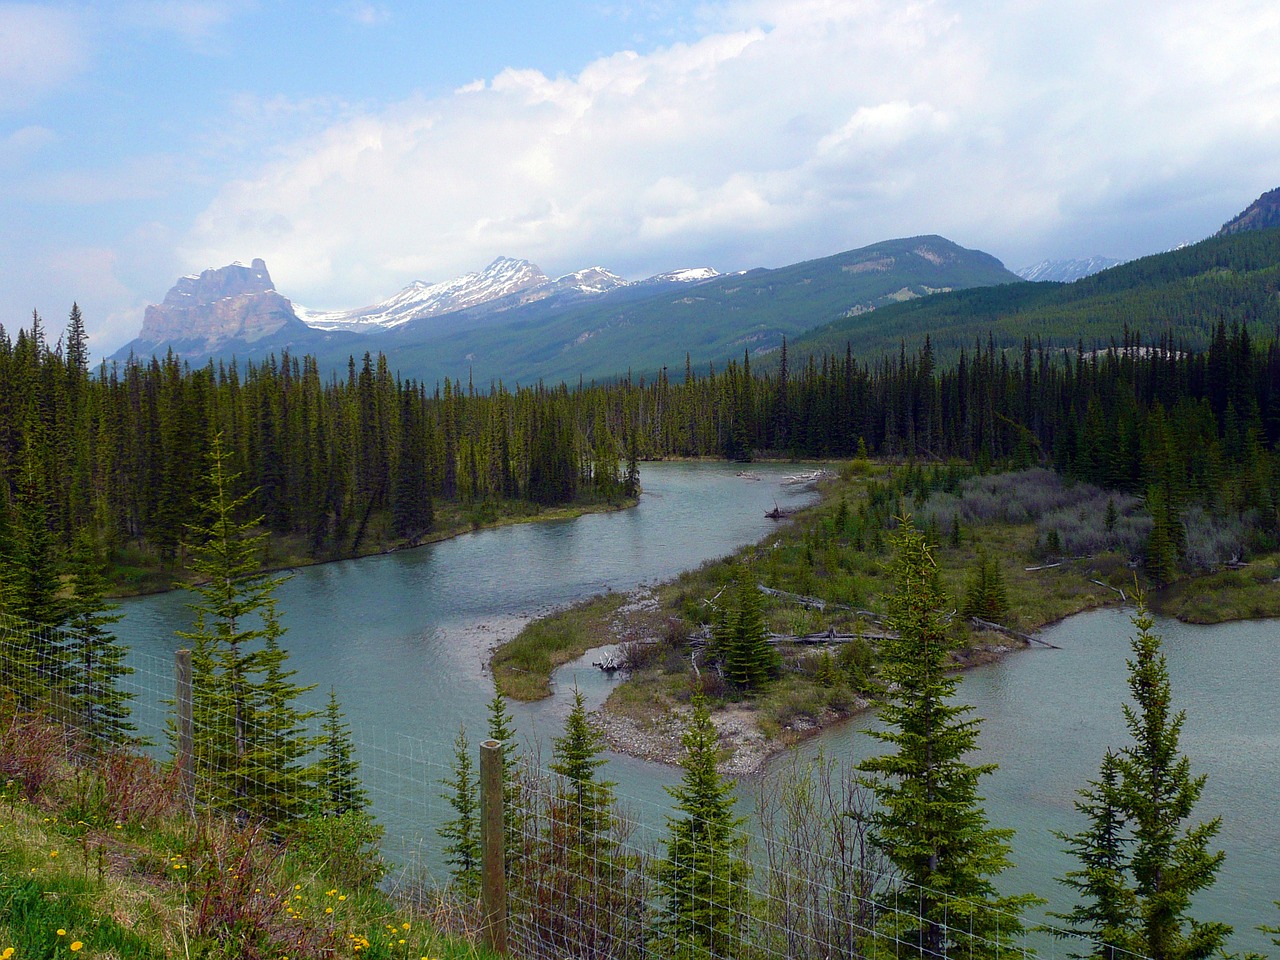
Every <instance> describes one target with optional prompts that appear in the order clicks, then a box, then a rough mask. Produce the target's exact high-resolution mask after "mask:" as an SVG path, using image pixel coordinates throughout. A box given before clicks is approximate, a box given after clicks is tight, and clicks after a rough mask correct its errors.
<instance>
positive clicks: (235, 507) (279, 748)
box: [178, 435, 318, 820]
mask: <svg viewBox="0 0 1280 960" xmlns="http://www.w3.org/2000/svg"><path fill="white" fill-rule="evenodd" d="M229 459H230V454H229V453H228V452H226V451H225V450H224V448H223V445H222V438H221V435H218V436H217V437H215V438H214V441H213V446H212V449H211V452H210V454H209V470H208V474H207V481H208V485H209V488H210V490H211V491H212V492H211V496H210V499H209V500H208V501H207V503H205V504H204V509H205V515H206V516H207V517H208V518H209V519H208V522H207V523H206V524H204V525H201V526H196V527H192V528H191V534H192V540H193V541H194V543H192V544H191V545H190V547H189V549H190V551H191V560H190V567H191V569H192V570H193V571H194V572H195V573H196V574H197V576H198V577H200V580H199V581H198V582H197V583H196V584H195V585H193V586H191V587H190V589H191V590H192V591H193V592H194V593H195V594H196V596H197V598H198V599H197V600H196V601H195V602H194V603H192V604H191V608H192V609H193V610H194V611H195V614H196V623H195V626H194V628H193V629H192V630H190V631H179V634H178V635H179V636H180V637H182V638H183V639H185V640H188V641H190V642H191V644H192V655H191V660H192V685H193V691H192V713H193V720H194V722H195V733H196V738H195V758H194V759H195V766H196V773H197V777H198V778H200V780H201V781H202V783H204V784H205V785H207V787H208V789H209V792H210V797H209V799H210V801H211V802H212V803H213V804H214V805H215V806H218V807H222V808H223V809H226V810H229V811H233V812H236V813H238V814H241V815H244V816H248V817H252V818H263V819H267V820H273V819H275V818H278V817H286V818H291V817H295V816H300V815H302V814H303V813H304V812H305V811H306V810H307V809H310V808H312V807H313V806H314V804H313V801H314V799H315V797H314V794H313V792H312V791H313V789H314V783H315V772H314V770H313V769H311V768H310V766H309V765H308V764H306V763H304V762H303V758H304V757H306V756H307V755H308V754H309V753H310V752H311V751H312V750H313V749H314V747H315V746H317V745H318V742H317V740H316V739H314V738H309V737H308V736H307V735H306V734H305V732H304V729H303V725H304V723H305V721H306V720H307V719H308V718H309V717H310V716H312V715H313V714H311V713H307V712H303V711H301V710H299V709H298V708H297V707H296V706H295V701H296V699H297V697H298V696H299V695H301V694H302V693H304V692H305V691H307V690H309V689H311V688H310V687H299V686H297V685H295V684H293V683H292V682H291V681H290V679H289V678H290V677H291V676H292V671H288V670H286V669H285V668H284V663H285V660H286V659H287V654H286V652H285V651H284V650H283V649H281V648H280V646H279V638H280V637H281V636H282V635H283V633H284V628H283V627H282V626H281V625H280V621H279V618H278V616H277V614H276V600H275V590H276V588H277V587H279V585H280V584H281V583H283V582H284V581H283V579H282V578H272V577H268V576H266V575H265V574H262V573H259V572H258V564H259V557H260V554H261V548H262V543H263V540H264V538H265V535H262V534H257V535H255V534H252V533H251V529H252V528H253V527H254V526H256V525H257V522H258V521H253V522H248V523H245V522H239V521H237V520H236V516H235V515H236V513H237V512H238V511H239V510H240V509H241V508H242V507H243V506H244V504H245V503H246V502H247V501H248V500H249V495H247V494H246V495H242V496H240V497H235V496H233V494H232V490H233V488H234V484H235V482H236V479H237V477H236V475H234V474H230V473H228V471H227V462H228V460H229Z"/></svg>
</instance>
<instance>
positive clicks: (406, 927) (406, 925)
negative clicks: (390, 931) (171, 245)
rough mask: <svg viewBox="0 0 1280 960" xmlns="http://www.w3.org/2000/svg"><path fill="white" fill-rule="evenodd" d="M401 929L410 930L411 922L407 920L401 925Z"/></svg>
mask: <svg viewBox="0 0 1280 960" xmlns="http://www.w3.org/2000/svg"><path fill="white" fill-rule="evenodd" d="M400 929H401V930H408V929H409V921H408V920H406V921H405V922H404V923H402V924H400Z"/></svg>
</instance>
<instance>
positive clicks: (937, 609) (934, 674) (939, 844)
mask: <svg viewBox="0 0 1280 960" xmlns="http://www.w3.org/2000/svg"><path fill="white" fill-rule="evenodd" d="M894 546H895V557H894V575H895V583H896V590H895V592H894V594H893V595H892V596H891V597H890V598H889V615H888V617H887V624H888V626H889V628H890V629H891V630H892V631H893V632H894V636H893V637H891V638H888V639H885V640H883V641H882V642H881V659H882V664H881V669H880V679H881V680H882V681H883V683H884V689H885V691H886V694H885V700H884V703H883V706H882V708H881V718H882V719H883V720H884V722H885V727H886V729H885V730H883V731H873V732H872V733H871V735H872V736H873V737H875V738H876V739H877V740H880V741H881V742H883V743H884V744H886V745H887V746H888V748H889V750H890V752H889V753H886V754H884V755H882V756H877V757H872V758H870V759H867V760H864V761H863V762H862V763H861V764H860V769H861V770H862V771H863V772H864V773H867V774H871V775H872V777H873V778H872V779H871V780H870V785H871V787H872V789H873V790H874V791H875V794H876V798H877V800H878V801H879V810H878V812H877V813H876V815H875V820H874V833H873V838H872V839H873V842H874V843H875V845H876V846H877V847H878V848H879V849H880V850H881V851H883V853H884V854H885V856H887V857H888V858H889V860H890V861H891V862H892V863H893V865H894V866H895V867H896V868H897V869H898V870H899V871H900V873H901V877H902V880H903V881H904V883H902V884H901V885H900V886H899V888H898V890H897V894H896V899H895V907H894V908H892V909H890V910H889V911H888V912H887V913H886V914H885V918H884V922H883V926H882V929H881V930H880V933H882V934H883V935H884V936H885V937H886V938H887V940H880V939H878V940H877V943H882V944H886V946H885V949H886V950H889V951H891V952H894V953H895V955H901V953H900V951H901V949H903V948H904V947H905V948H906V949H907V950H909V951H910V952H911V953H912V954H914V955H917V956H921V957H941V956H946V955H948V954H954V955H957V956H958V955H960V954H961V953H963V954H964V955H965V956H973V957H988V956H992V957H994V956H995V955H997V954H998V953H999V952H1001V951H1002V950H1004V949H1008V948H1010V946H1011V945H1012V944H1013V943H1015V942H1016V940H1017V938H1018V936H1019V935H1020V933H1021V931H1022V923H1021V920H1020V914H1021V911H1022V910H1023V909H1024V908H1025V907H1026V906H1027V905H1028V904H1030V903H1033V902H1035V898H1034V897H1030V896H1001V895H1000V894H999V893H998V892H997V891H996V887H995V883H994V880H993V878H994V877H995V876H996V875H997V874H999V873H1001V872H1003V871H1004V870H1005V869H1007V868H1008V867H1009V865H1010V862H1009V839H1010V837H1011V836H1012V831H1010V830H1003V829H994V828H992V827H990V826H988V824H987V817H986V813H985V812H984V811H983V809H982V805H981V804H982V798H981V796H980V795H979V794H978V781H979V779H980V778H981V777H983V776H985V775H987V774H989V773H991V772H992V771H993V770H994V769H995V767H994V765H993V764H972V763H969V762H968V760H967V759H966V758H967V755H968V754H970V753H971V752H973V750H975V749H976V747H977V742H978V721H977V720H974V719H972V718H970V717H969V716H968V714H969V712H970V710H971V708H970V707H968V706H965V705H962V704H957V703H955V702H954V700H953V695H954V693H955V689H956V685H957V683H958V680H957V679H956V677H954V676H953V675H952V674H951V673H950V671H951V669H952V667H953V664H952V662H951V652H952V651H953V650H954V649H955V646H956V642H955V640H954V639H953V638H952V637H951V635H950V634H949V632H948V629H947V622H946V619H945V618H944V614H943V610H944V609H945V608H946V607H948V606H949V600H948V598H947V597H946V595H945V594H944V593H943V592H942V590H941V588H940V586H939V583H938V571H937V569H936V566H935V564H934V559H933V554H932V552H931V550H930V548H929V545H928V543H927V542H926V540H925V538H924V537H923V536H922V535H921V534H920V533H919V532H918V531H916V529H915V528H914V527H913V526H912V525H911V521H910V518H907V519H906V520H905V521H904V522H903V523H902V525H901V526H900V527H899V529H898V531H897V533H896V535H895V537H894Z"/></svg>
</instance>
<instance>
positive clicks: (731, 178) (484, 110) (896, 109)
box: [181, 0, 1280, 307]
mask: <svg viewBox="0 0 1280 960" xmlns="http://www.w3.org/2000/svg"><path fill="white" fill-rule="evenodd" d="M705 16H706V17H707V18H708V22H709V23H713V24H714V25H715V27H714V29H713V30H712V31H711V32H709V33H708V34H707V35H706V36H705V37H703V38H702V39H701V40H699V41H697V42H693V43H687V44H676V45H672V46H669V47H666V48H663V49H659V50H656V51H653V52H652V53H648V54H644V55H638V54H635V53H630V52H621V53H617V54H614V55H611V56H607V57H602V58H600V59H598V60H596V61H594V62H592V63H589V64H587V65H586V66H585V67H583V69H582V70H581V71H580V72H578V73H577V74H576V75H573V76H563V75H561V76H546V75H544V74H543V73H540V72H538V71H536V70H528V69H521V68H519V67H518V66H514V67H512V68H510V69H507V70H504V71H502V72H500V73H499V74H497V75H496V76H493V77H491V78H487V80H485V81H477V82H475V83H471V84H468V85H466V86H464V87H460V88H459V89H458V90H457V91H455V93H453V94H452V95H449V96H445V97H441V98H435V99H421V98H415V99H410V100H407V101H405V102H402V103H399V104H396V105H394V106H391V107H388V108H385V109H381V110H379V111H377V112H366V113H365V114H364V115H360V116H348V117H346V118H345V119H342V120H341V121H339V122H336V123H334V124H332V125H331V126H330V127H328V128H327V129H325V130H324V131H323V132H321V133H319V134H317V135H314V136H309V137H307V138H305V139H303V140H300V141H296V142H292V143H290V144H288V146H287V148H286V149H284V150H283V152H282V154H281V155H280V156H278V157H277V158H276V159H274V160H273V161H271V162H269V163H265V164H262V165H260V166H258V167H256V168H253V169H250V170H249V171H248V172H247V173H246V174H245V176H244V177H243V178H242V179H239V180H237V181H236V182H234V183H231V184H228V185H227V186H226V187H225V188H224V189H223V190H222V191H221V193H220V195H219V196H218V197H217V199H216V200H215V202H213V203H212V204H211V205H210V206H209V207H208V208H207V209H206V210H205V211H204V213H203V214H202V215H201V216H200V217H199V219H198V221H197V223H196V224H195V226H194V229H193V230H192V232H191V234H190V236H189V238H188V239H187V241H186V242H185V244H183V245H182V250H181V253H182V256H183V258H184V259H185V261H186V263H187V266H188V268H190V269H196V268H200V267H206V266H212V265H217V264H221V263H225V262H228V261H230V260H232V259H237V258H239V259H243V258H245V257H246V256H262V257H264V258H266V260H267V263H268V264H269V266H270V267H271V270H272V273H273V276H274V277H275V278H276V280H277V283H278V284H279V285H280V287H281V289H282V290H285V291H286V292H287V293H289V294H290V295H292V296H297V297H298V298H299V299H302V300H303V301H304V302H307V303H310V304H313V305H315V306H318V307H329V306H332V307H342V306H353V305H356V304H357V303H363V302H369V301H371V300H373V299H375V298H379V297H382V296H385V295H387V294H388V293H390V292H391V291H393V290H394V289H396V288H397V287H398V286H400V285H402V284H403V283H405V282H407V281H409V280H411V279H418V278H420V279H429V280H431V279H444V278H446V277H449V276H453V275H456V274H458V273H461V272H464V271H467V270H473V269H476V268H478V267H480V266H483V265H484V264H485V263H487V262H488V261H489V260H491V259H492V258H493V257H494V256H497V255H500V254H507V255H512V256H524V257H528V258H530V259H533V260H534V261H535V262H538V263H540V264H541V265H542V266H543V267H544V269H546V270H548V272H560V271H568V270H570V269H574V268H577V267H580V266H582V265H584V264H587V263H597V262H598V263H603V264H604V265H606V266H608V267H610V268H612V269H616V270H619V271H620V272H624V273H629V274H630V275H633V276H635V275H642V274H644V273H647V272H652V271H656V270H659V269H666V268H669V267H674V266H679V265H682V264H684V263H692V262H697V263H712V264H713V265H715V266H717V267H720V268H722V269H735V268H740V267H748V266H753V265H778V264H782V263H786V262H789V261H792V260H798V259H802V258H805V257H811V256H820V255H823V254H827V253H833V252H836V251H837V250H840V249H845V248H848V247H852V246H858V245H861V244H865V243H871V242H874V241H876V240H880V239H885V238H887V237H892V236H905V235H910V234H913V233H924V232H937V233H942V234H944V235H947V236H949V237H951V238H952V239H954V240H956V241H958V242H960V243H963V244H965V245H968V246H977V247H982V248H984V249H989V250H991V251H992V252H994V253H996V254H997V255H1000V256H1002V257H1004V258H1005V259H1006V260H1007V261H1009V262H1010V264H1011V265H1013V266H1020V265H1022V263H1023V262H1030V261H1031V260H1033V259H1037V258H1038V257H1039V256H1043V255H1051V254H1052V255H1068V254H1078V255H1085V254H1091V253H1109V254H1112V255H1117V256H1125V255H1133V254H1136V253H1141V252H1146V251H1149V250H1152V249H1157V248H1158V247H1159V246H1160V244H1162V243H1166V242H1169V241H1170V240H1171V239H1172V240H1176V239H1195V238H1197V237H1198V236H1203V235H1204V234H1205V233H1207V232H1209V231H1211V230H1212V229H1213V228H1214V227H1216V226H1217V224H1218V223H1220V222H1221V221H1222V220H1225V219H1226V218H1227V217H1228V216H1230V215H1231V214H1232V213H1234V212H1235V210H1236V209H1239V208H1241V207H1243V206H1244V205H1245V204H1246V203H1248V202H1249V201H1250V200H1251V199H1253V197H1254V196H1256V195H1257V194H1258V193H1260V192H1262V190H1264V189H1267V188H1269V187H1272V186H1275V185H1277V183H1280V58H1277V57H1275V56H1274V50H1276V49H1280V8H1276V7H1275V5H1274V4H1272V3H1269V2H1254V3H1247V2H1244V0H1231V5H1230V7H1229V8H1225V7H1221V6H1217V5H1215V7H1214V8H1213V9H1212V10H1211V11H1210V10H1208V9H1207V8H1205V7H1204V5H1203V4H1199V3H1197V2H1195V0H1172V2H1166V3H1161V4H1158V5H1157V4H1155V3H1154V2H1135V3H1133V4H1130V5H1125V6H1116V5H1114V4H1102V3H1101V2H1098V0H1086V2H1082V3H1080V4H1075V5H1071V7H1070V9H1067V8H1064V7H1063V6H1062V5H1061V4H1050V3H1047V2H1039V0H1004V2H995V3H989V4H983V5H977V4H972V3H966V2H964V0H933V2H902V0H795V2H787V0H755V2H748V3H735V4H725V5H721V6H719V7H715V8H709V9H708V10H706V11H705ZM1154 197H1164V198H1165V201H1164V205H1163V206H1160V205H1159V204H1158V203H1154V202H1153V198H1154ZM1224 202H1225V203H1226V208H1225V210H1223V209H1220V207H1221V205H1222V204H1223V203H1224ZM1179 224H1182V225H1183V226H1181V227H1179V226H1178V225H1179ZM1197 224H1198V225H1197ZM1177 229H1181V230H1183V231H1184V232H1183V234H1181V235H1177V236H1175V237H1172V238H1171V237H1170V236H1169V234H1170V233H1171V232H1172V231H1175V230H1177ZM1188 230H1189V231H1191V233H1190V235H1189V236H1188V235H1187V234H1186V231H1188ZM1197 231H1198V232H1197Z"/></svg>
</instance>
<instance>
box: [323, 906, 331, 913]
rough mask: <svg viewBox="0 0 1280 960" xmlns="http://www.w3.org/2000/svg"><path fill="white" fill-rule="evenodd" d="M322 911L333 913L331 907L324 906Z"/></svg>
mask: <svg viewBox="0 0 1280 960" xmlns="http://www.w3.org/2000/svg"><path fill="white" fill-rule="evenodd" d="M324 912H325V913H333V907H325V908H324Z"/></svg>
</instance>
